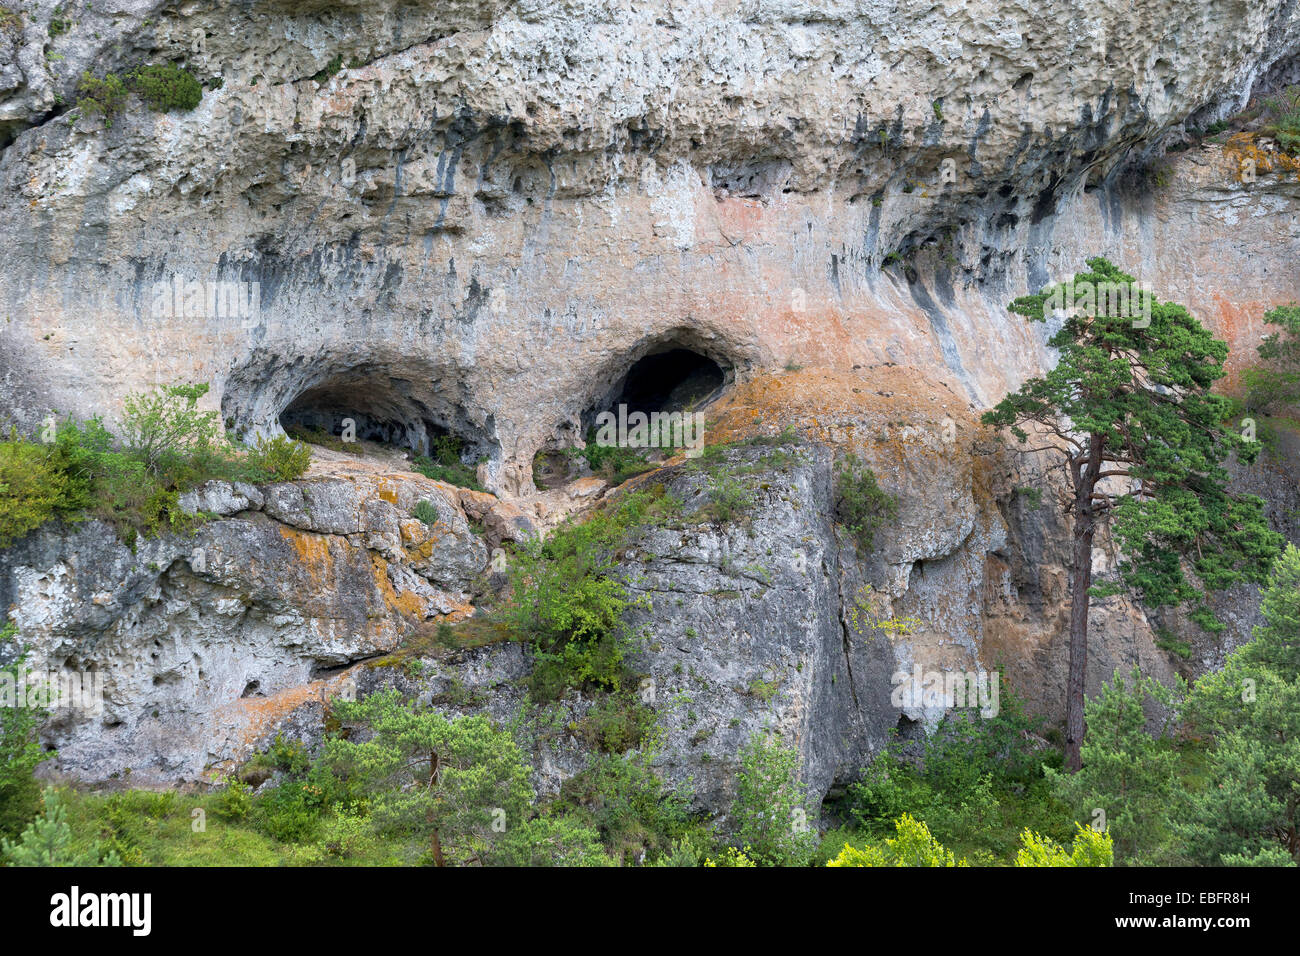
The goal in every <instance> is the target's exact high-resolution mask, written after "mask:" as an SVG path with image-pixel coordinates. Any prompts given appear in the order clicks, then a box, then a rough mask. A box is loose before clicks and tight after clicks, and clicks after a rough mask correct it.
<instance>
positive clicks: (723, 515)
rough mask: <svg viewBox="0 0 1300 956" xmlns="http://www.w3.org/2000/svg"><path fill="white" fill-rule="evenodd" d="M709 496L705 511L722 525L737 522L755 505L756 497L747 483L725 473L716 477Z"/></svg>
mask: <svg viewBox="0 0 1300 956" xmlns="http://www.w3.org/2000/svg"><path fill="white" fill-rule="evenodd" d="M708 496H709V503H708V505H706V506H705V511H706V512H707V514H708V516H709V517H710V518H712V519H713V520H714V521H717V522H720V523H722V524H726V523H728V522H731V521H735V520H736V519H737V518H739V517H740V516H741V515H743V514H744V513H745V512H747V511H748V510H749V509H750V508H752V507H753V505H754V496H753V494H752V493H751V492H750V490H749V488H748V486H747V485H746V484H745V482H743V481H741V480H740V479H739V478H734V477H732V476H731V475H728V474H725V473H719V474H716V475H714V477H713V481H712V483H711V484H710V486H709V491H708Z"/></svg>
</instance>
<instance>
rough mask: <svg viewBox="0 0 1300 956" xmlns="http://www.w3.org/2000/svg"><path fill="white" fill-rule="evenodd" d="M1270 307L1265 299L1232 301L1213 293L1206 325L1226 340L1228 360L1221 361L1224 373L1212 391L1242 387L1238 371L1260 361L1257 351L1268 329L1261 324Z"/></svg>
mask: <svg viewBox="0 0 1300 956" xmlns="http://www.w3.org/2000/svg"><path fill="white" fill-rule="evenodd" d="M1270 308H1271V306H1270V305H1269V304H1268V303H1264V302H1244V303H1243V302H1232V301H1231V300H1229V299H1227V298H1225V297H1224V296H1222V295H1219V294H1217V293H1216V294H1215V295H1214V313H1213V314H1212V315H1209V316H1206V321H1205V324H1206V325H1207V326H1208V327H1209V328H1210V330H1211V331H1212V332H1214V334H1215V335H1216V336H1218V337H1219V338H1221V339H1223V340H1224V341H1225V342H1227V343H1228V349H1229V352H1228V360H1227V362H1226V363H1224V367H1225V375H1224V377H1223V379H1222V380H1220V382H1219V383H1218V385H1217V386H1216V387H1215V391H1219V392H1223V393H1224V394H1228V395H1234V394H1237V393H1238V392H1239V391H1240V388H1241V373H1242V372H1243V371H1244V370H1245V369H1247V368H1250V367H1252V366H1254V365H1257V364H1259V353H1258V351H1257V349H1258V347H1259V343H1260V341H1261V338H1262V336H1263V335H1264V334H1266V332H1268V331H1269V329H1268V328H1267V326H1266V325H1265V323H1264V313H1265V312H1267V311H1268V310H1269V309H1270Z"/></svg>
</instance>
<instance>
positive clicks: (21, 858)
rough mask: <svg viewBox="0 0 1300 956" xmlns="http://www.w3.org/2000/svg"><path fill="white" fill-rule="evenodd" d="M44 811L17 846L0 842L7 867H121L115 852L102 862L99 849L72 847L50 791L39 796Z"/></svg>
mask: <svg viewBox="0 0 1300 956" xmlns="http://www.w3.org/2000/svg"><path fill="white" fill-rule="evenodd" d="M42 799H43V802H44V805H45V809H44V811H43V812H42V813H41V815H40V816H38V817H37V818H36V819H35V820H33V821H32V822H31V823H29V824H28V825H27V827H26V829H24V830H23V832H22V835H21V836H20V837H19V838H18V841H17V842H16V843H10V842H9V841H8V840H0V858H2V859H3V860H4V861H5V862H6V863H7V864H9V865H10V866H99V865H104V866H120V865H121V860H119V859H118V857H117V855H116V854H115V853H111V852H110V853H109V854H107V855H106V856H105V857H104V859H103V860H102V861H101V859H100V853H99V850H98V848H96V849H94V850H78V849H76V848H75V847H74V846H73V842H72V827H70V826H69V825H68V811H67V808H65V807H64V806H63V801H62V800H60V799H59V794H58V792H57V791H56V790H54V789H53V788H47V789H46V790H45V792H44V794H42Z"/></svg>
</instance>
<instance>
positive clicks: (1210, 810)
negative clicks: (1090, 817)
mask: <svg viewBox="0 0 1300 956" xmlns="http://www.w3.org/2000/svg"><path fill="white" fill-rule="evenodd" d="M1260 612H1261V614H1262V615H1263V617H1264V624H1263V625H1261V626H1259V627H1257V628H1256V629H1255V633H1254V637H1253V639H1252V640H1251V641H1250V642H1249V643H1248V644H1246V645H1244V646H1243V647H1241V648H1239V649H1238V650H1237V651H1235V652H1233V654H1232V655H1231V656H1229V658H1228V661H1227V663H1226V664H1225V666H1224V668H1223V670H1221V671H1219V672H1217V673H1215V674H1207V675H1206V676H1204V677H1202V678H1201V679H1200V680H1199V681H1197V682H1196V687H1195V688H1194V690H1193V693H1192V696H1191V699H1190V700H1189V714H1190V716H1191V719H1192V721H1193V723H1194V724H1195V726H1196V727H1197V728H1198V729H1201V730H1205V731H1209V732H1210V733H1211V734H1213V738H1214V744H1213V747H1212V749H1211V750H1210V753H1209V756H1208V764H1209V766H1208V768H1207V776H1208V777H1209V779H1210V781H1211V782H1210V784H1209V786H1207V787H1206V788H1205V789H1204V790H1201V791H1198V792H1195V793H1190V794H1188V795H1187V796H1186V798H1185V800H1184V808H1183V812H1182V813H1180V814H1179V816H1178V819H1177V820H1176V821H1175V829H1176V831H1177V832H1178V833H1179V835H1180V836H1181V837H1182V839H1183V841H1184V842H1185V843H1186V845H1187V847H1188V850H1187V852H1188V855H1189V856H1190V857H1191V858H1192V859H1193V860H1195V861H1197V862H1200V863H1207V864H1226V865H1243V864H1247V863H1253V864H1257V865H1260V864H1262V865H1273V866H1276V865H1283V864H1285V863H1287V862H1288V861H1290V862H1292V863H1293V864H1300V549H1297V548H1296V547H1295V546H1294V545H1288V546H1287V549H1286V551H1285V553H1284V554H1283V555H1282V556H1281V557H1280V558H1278V560H1277V562H1276V564H1275V565H1274V567H1273V571H1272V572H1271V573H1270V575H1269V579H1268V587H1267V588H1266V590H1265V591H1264V595H1263V598H1262V600H1261V602H1260Z"/></svg>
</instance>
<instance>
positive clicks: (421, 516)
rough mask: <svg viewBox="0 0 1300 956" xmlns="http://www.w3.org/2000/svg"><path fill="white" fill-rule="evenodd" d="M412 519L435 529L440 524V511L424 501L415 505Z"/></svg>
mask: <svg viewBox="0 0 1300 956" xmlns="http://www.w3.org/2000/svg"><path fill="white" fill-rule="evenodd" d="M411 517H413V518H415V519H416V520H417V521H422V522H424V523H425V524H427V525H429V526H430V527H433V526H434V525H435V524H437V523H438V509H437V508H435V507H434V506H433V503H432V502H430V501H425V500H423V499H422V500H420V501H417V502H416V503H415V508H414V509H413V510H412V511H411Z"/></svg>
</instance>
